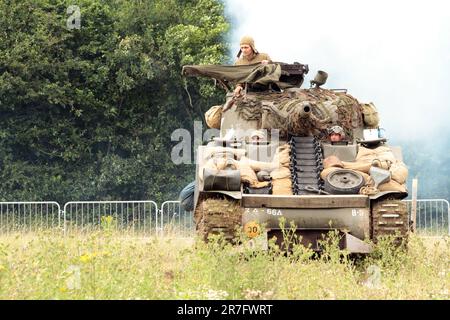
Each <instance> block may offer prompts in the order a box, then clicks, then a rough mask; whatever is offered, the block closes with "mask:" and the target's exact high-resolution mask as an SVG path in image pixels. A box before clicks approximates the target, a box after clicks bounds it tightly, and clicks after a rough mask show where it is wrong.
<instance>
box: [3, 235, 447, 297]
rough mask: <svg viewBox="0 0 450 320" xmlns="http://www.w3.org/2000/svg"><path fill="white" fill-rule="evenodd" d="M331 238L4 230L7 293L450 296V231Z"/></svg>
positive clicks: (216, 295)
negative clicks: (316, 246)
mask: <svg viewBox="0 0 450 320" xmlns="http://www.w3.org/2000/svg"><path fill="white" fill-rule="evenodd" d="M336 240H337V239H333V237H332V240H331V241H329V242H328V243H327V244H325V251H324V254H323V255H321V256H320V257H315V258H313V259H311V256H312V252H311V251H310V250H308V249H306V248H304V247H301V246H295V247H294V250H293V252H292V253H290V254H286V253H285V252H282V251H281V250H280V248H279V247H276V246H274V245H272V246H270V249H269V251H268V252H260V253H254V252H252V251H250V250H248V249H246V248H236V247H232V246H230V245H227V244H224V243H223V242H222V241H221V239H220V238H216V239H214V240H213V241H212V242H210V243H209V244H204V243H202V242H199V241H195V240H194V239H190V238H186V239H177V238H162V239H158V238H136V237H133V238H131V237H123V235H122V234H120V233H119V234H117V233H115V232H113V231H108V230H104V231H101V232H94V233H91V234H88V235H81V234H79V235H71V236H68V237H65V238H64V237H62V236H59V235H55V234H54V233H50V232H45V231H43V232H38V233H30V234H22V233H21V234H12V235H7V236H0V299H446V300H448V299H449V298H450V295H449V289H450V263H449V262H450V239H449V238H448V237H445V238H423V237H417V236H412V237H411V239H410V242H409V245H408V250H403V249H392V246H390V244H389V240H388V239H387V240H386V241H382V242H381V243H379V244H378V245H377V247H376V250H375V252H374V253H373V254H372V255H370V256H368V257H366V258H359V259H352V258H351V257H349V256H348V255H347V254H346V253H345V252H340V251H339V250H338V249H337V246H336Z"/></svg>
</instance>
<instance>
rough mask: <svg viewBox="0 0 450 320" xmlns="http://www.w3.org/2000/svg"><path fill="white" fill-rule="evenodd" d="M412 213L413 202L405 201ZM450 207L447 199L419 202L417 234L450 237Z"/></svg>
mask: <svg viewBox="0 0 450 320" xmlns="http://www.w3.org/2000/svg"><path fill="white" fill-rule="evenodd" d="M404 201H405V202H406V203H407V206H408V211H409V212H410V213H411V204H412V200H404ZM449 222H450V205H449V202H448V201H447V200H445V199H420V200H417V211H416V232H417V233H418V234H421V235H426V236H442V235H450V223H449Z"/></svg>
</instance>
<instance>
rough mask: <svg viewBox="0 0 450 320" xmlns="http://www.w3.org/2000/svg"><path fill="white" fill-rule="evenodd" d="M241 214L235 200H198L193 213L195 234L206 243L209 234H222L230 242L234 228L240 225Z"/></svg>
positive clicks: (233, 234)
mask: <svg viewBox="0 0 450 320" xmlns="http://www.w3.org/2000/svg"><path fill="white" fill-rule="evenodd" d="M242 213H243V208H242V207H241V206H240V203H239V201H237V200H233V199H229V198H226V197H220V196H215V197H210V198H204V199H199V203H198V204H197V207H196V208H195V212H194V220H195V226H196V230H197V234H198V235H199V236H200V237H201V238H202V239H203V240H204V241H207V240H208V236H209V235H210V234H220V233H223V236H224V238H225V239H226V240H227V241H229V242H232V241H233V239H234V238H235V233H236V227H237V226H240V225H241V224H242Z"/></svg>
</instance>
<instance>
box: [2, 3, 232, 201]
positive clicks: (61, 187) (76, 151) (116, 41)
mask: <svg viewBox="0 0 450 320" xmlns="http://www.w3.org/2000/svg"><path fill="white" fill-rule="evenodd" d="M72 4H73V1H65V0H38V1H37V0H24V1H18V0H17V1H14V0H0V40H1V41H0V112H1V118H0V165H1V167H0V170H1V171H0V179H1V180H2V184H1V185H0V200H57V201H60V202H64V201H67V200H87V199H152V200H156V201H162V200H166V199H173V198H174V197H176V196H177V194H178V192H179V190H180V189H181V187H182V186H183V185H184V184H186V183H187V182H188V181H189V180H191V179H192V178H193V173H194V169H193V166H192V165H183V166H181V165H179V166H176V165H174V164H173V163H172V162H171V160H170V151H171V148H172V146H173V143H172V142H171V141H170V136H171V132H172V131H173V130H174V129H176V128H186V129H192V124H193V121H194V120H202V119H203V113H204V112H205V111H206V110H207V109H208V107H209V106H211V105H213V104H217V103H218V102H220V101H222V99H223V97H222V93H220V92H218V91H217V90H215V89H214V87H213V86H212V84H211V83H210V82H209V81H206V80H201V79H200V80H197V79H192V80H191V79H189V82H187V81H186V79H184V78H182V77H181V73H180V72H181V67H182V65H184V64H201V63H223V62H224V61H225V60H226V52H227V47H228V45H227V43H226V41H225V39H226V36H227V32H228V28H229V24H228V22H227V21H226V19H225V18H224V8H223V4H222V3H221V2H219V1H216V0H198V1H192V0H191V1H181V0H141V1H125V0H114V1H94V0H79V1H77V6H78V7H79V8H80V17H81V21H80V28H79V29H77V28H73V29H69V28H67V20H68V19H69V14H67V8H68V7H69V6H70V5H72Z"/></svg>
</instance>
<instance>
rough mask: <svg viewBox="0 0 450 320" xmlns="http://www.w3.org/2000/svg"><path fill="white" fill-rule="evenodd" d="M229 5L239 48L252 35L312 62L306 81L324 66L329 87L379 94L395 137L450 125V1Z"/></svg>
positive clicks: (279, 53) (360, 95) (282, 57)
mask: <svg viewBox="0 0 450 320" xmlns="http://www.w3.org/2000/svg"><path fill="white" fill-rule="evenodd" d="M226 8H227V10H228V14H229V16H230V17H232V23H233V34H232V39H231V41H232V52H231V53H230V54H231V56H233V57H235V56H236V53H237V51H238V47H239V39H240V38H241V36H243V35H251V36H253V37H254V39H255V42H256V47H257V49H258V50H259V51H261V52H266V53H268V54H269V55H270V56H271V58H272V59H273V60H274V61H283V62H290V63H292V62H294V61H298V62H300V63H305V64H308V65H309V67H310V73H309V74H308V76H307V78H306V79H305V84H304V86H308V84H309V80H311V79H313V78H314V75H315V74H316V72H317V70H324V71H326V72H328V74H329V76H328V82H327V84H326V85H325V87H326V88H347V89H348V90H349V91H348V93H350V94H351V95H353V96H354V97H355V98H357V99H358V100H359V101H360V102H373V103H374V104H375V106H377V108H378V111H379V114H380V117H381V126H382V127H383V128H385V129H386V131H387V135H388V137H390V138H391V139H393V140H398V141H400V140H401V141H408V140H411V139H412V140H415V139H418V140H420V138H426V137H431V136H435V135H437V134H441V133H443V132H447V133H449V132H450V130H449V129H448V127H449V120H450V117H449V115H450V103H449V101H450V90H449V89H450V3H449V2H448V1H445V0H443V1H439V0H430V1H427V2H424V1H416V0H412V1H411V0H408V1H404V0H396V1H390V0H378V1H360V0H341V1H335V0H321V1H311V0H309V1H304V0H301V1H299V0H280V1H269V0H246V1H242V0H239V1H238V0H226ZM441 139H446V140H448V138H447V137H446V136H445V135H441ZM441 142H444V141H441ZM444 144H446V143H445V142H444Z"/></svg>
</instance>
